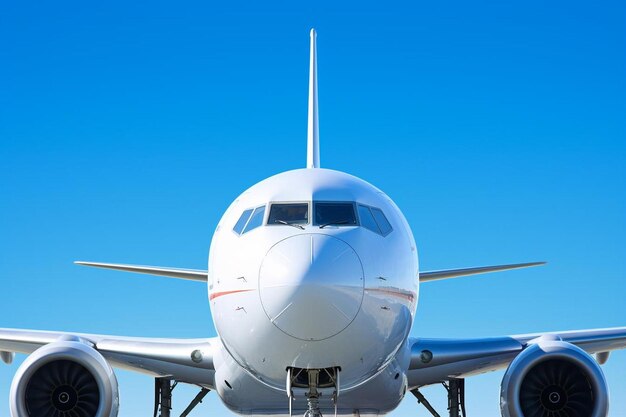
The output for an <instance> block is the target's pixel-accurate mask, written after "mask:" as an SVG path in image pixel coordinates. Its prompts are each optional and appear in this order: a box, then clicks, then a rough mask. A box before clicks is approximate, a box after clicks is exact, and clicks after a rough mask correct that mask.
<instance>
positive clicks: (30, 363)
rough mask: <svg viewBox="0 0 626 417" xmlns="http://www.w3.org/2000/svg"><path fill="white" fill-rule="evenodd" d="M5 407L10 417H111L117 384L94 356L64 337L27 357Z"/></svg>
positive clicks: (100, 358) (102, 361) (115, 406)
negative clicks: (9, 410)
mask: <svg viewBox="0 0 626 417" xmlns="http://www.w3.org/2000/svg"><path fill="white" fill-rule="evenodd" d="M9 402H10V409H11V416H12V417H43V416H49V417H69V416H71V417H116V416H117V412H118V408H119V397H118V386H117V379H116V378H115V374H114V373H113V369H112V368H111V366H110V365H109V363H108V362H107V361H106V359H104V357H103V356H102V355H101V354H100V353H98V351H96V350H95V349H93V348H92V347H91V346H90V345H89V344H87V343H85V342H84V341H82V340H81V339H80V338H75V337H69V338H66V339H65V340H59V341H57V342H53V343H50V344H48V345H45V346H43V347H41V348H39V349H37V350H36V351H35V352H33V353H32V354H31V355H30V356H29V357H28V358H26V360H25V361H24V363H22V365H21V366H20V368H19V369H18V371H17V374H16V375H15V378H14V379H13V383H12V384H11V396H10V399H9Z"/></svg>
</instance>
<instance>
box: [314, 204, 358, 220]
mask: <svg viewBox="0 0 626 417" xmlns="http://www.w3.org/2000/svg"><path fill="white" fill-rule="evenodd" d="M317 203H327V204H350V205H352V212H353V213H354V221H355V223H354V224H332V225H331V226H335V227H359V226H361V219H359V213H358V211H357V202H356V201H337V200H313V201H312V205H311V206H312V207H311V211H312V216H311V225H313V226H317V227H319V226H321V224H317V223H316V222H315V215H316V211H317V210H316V209H315V205H316V204H317Z"/></svg>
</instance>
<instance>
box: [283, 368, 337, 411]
mask: <svg viewBox="0 0 626 417" xmlns="http://www.w3.org/2000/svg"><path fill="white" fill-rule="evenodd" d="M339 372H341V368H339V367H334V368H323V369H301V368H287V396H288V397H289V416H290V417H291V416H292V404H293V398H294V394H293V388H304V389H307V391H306V392H305V393H304V396H305V398H306V402H307V410H306V412H305V413H304V417H323V416H322V412H321V410H320V403H319V402H320V397H321V396H322V393H321V391H319V390H320V389H326V388H333V393H332V397H331V400H332V403H333V406H334V408H335V417H337V401H338V399H339V389H340V387H339Z"/></svg>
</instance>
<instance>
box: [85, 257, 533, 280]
mask: <svg viewBox="0 0 626 417" xmlns="http://www.w3.org/2000/svg"><path fill="white" fill-rule="evenodd" d="M74 263H75V264H76V265H83V266H91V267H95V268H104V269H113V270H116V271H125V272H134V273H137V274H148V275H157V276H162V277H168V278H178V279H186V280H190V281H201V282H206V281H207V275H208V272H207V271H204V270H200V269H184V268H170V267H162V266H147V265H128V264H112V263H103V262H85V261H76V262H74ZM540 265H545V262H527V263H521V264H508V265H494V266H479V267H475V268H460V269H444V270H439V271H426V272H420V274H419V279H420V282H429V281H439V280H442V279H448V278H458V277H464V276H468V275H477V274H486V273H489V272H500V271H509V270H512V269H520V268H529V267H533V266H540Z"/></svg>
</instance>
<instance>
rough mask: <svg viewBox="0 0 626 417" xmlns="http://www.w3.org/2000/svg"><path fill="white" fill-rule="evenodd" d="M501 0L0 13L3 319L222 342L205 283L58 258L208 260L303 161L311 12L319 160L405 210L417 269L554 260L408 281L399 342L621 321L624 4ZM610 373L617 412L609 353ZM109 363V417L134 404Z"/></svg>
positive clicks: (3, 377) (489, 409)
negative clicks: (222, 225) (226, 229)
mask: <svg viewBox="0 0 626 417" xmlns="http://www.w3.org/2000/svg"><path fill="white" fill-rule="evenodd" d="M224 3H226V2H224ZM334 3H337V2H334ZM504 3H508V2H499V1H491V2H490V1H477V2H464V1H454V2H421V4H420V3H418V2H407V3H405V4H402V3H396V2H373V1H359V2H341V5H332V3H327V2H320V1H315V2H306V3H303V2H288V1H281V2H273V3H271V4H268V2H250V3H243V2H231V3H229V5H228V6H224V5H214V4H210V3H209V2H206V1H202V2H200V1H199V2H193V3H191V2H185V1H182V2H139V1H138V2H117V1H111V2H99V3H94V2H82V1H80V2H79V1H75V2H50V1H48V2H26V1H22V2H4V3H3V4H2V5H1V6H0V43H1V45H2V47H0V196H1V197H0V327H23V328H37V329H56V330H67V331H81V332H94V333H113V334H122V335H138V336H166V337H204V336H207V337H208V336H214V335H215V330H214V329H213V327H212V322H211V318H210V312H209V307H208V302H207V299H206V290H205V287H204V286H202V285H200V284H197V283H192V282H181V281H176V280H167V279H161V278H148V277H144V276H134V275H129V274H125V273H116V272H105V271H98V270H89V269H86V268H81V267H77V266H73V265H72V261H73V260H76V259H84V260H95V261H105V262H106V261H113V262H127V263H140V264H154V265H168V266H178V267H188V268H204V267H205V263H206V259H207V253H208V249H209V243H210V239H211V235H212V232H213V229H214V228H215V226H216V224H217V222H218V220H219V218H220V216H221V214H222V212H223V211H224V210H225V209H226V207H227V206H228V204H229V203H230V202H231V201H232V200H233V199H234V198H235V197H236V196H237V195H238V194H239V193H240V192H241V191H243V190H244V189H246V188H247V187H249V186H250V185H252V184H254V183H255V182H257V181H259V180H261V179H263V178H265V177H267V176H269V175H271V174H274V173H278V172H280V171H284V170H287V169H292V168H299V167H304V165H305V149H306V143H305V138H306V102H307V78H308V42H309V38H308V31H309V29H310V28H311V27H316V28H317V30H318V32H319V35H318V47H319V54H318V58H319V71H320V73H319V88H320V90H319V91H320V92H319V100H320V132H321V141H322V142H321V149H322V165H323V166H324V167H328V168H335V169H340V170H344V171H347V172H349V173H352V174H354V175H357V176H360V177H362V178H364V179H366V180H368V181H370V182H372V183H373V184H375V185H377V186H378V187H380V188H381V189H383V190H384V191H386V192H387V194H389V195H390V196H391V197H392V198H393V199H394V200H395V201H396V202H397V204H398V205H399V206H400V208H401V209H402V210H403V211H404V213H405V215H406V217H407V219H408V221H409V223H410V224H411V227H412V229H413V232H414V234H415V238H416V240H417V242H418V248H419V250H420V261H421V267H422V268H423V269H438V268H450V267H463V266H474V265H483V264H497V263H508V262H517V261H533V260H544V259H545V260H547V261H549V262H550V264H549V265H548V266H546V267H543V268H538V269H533V270H526V271H514V272H508V273H502V274H498V275H491V276H485V277H481V278H478V277H477V278H469V279H460V280H454V281H449V282H438V283H431V284H429V285H424V286H423V287H422V293H421V299H420V305H419V307H418V315H417V322H416V324H415V326H414V329H413V332H412V333H413V334H414V335H424V336H431V337H469V336H489V335H502V334H515V333H525V332H534V331H542V330H565V329H577V328H593V327H612V326H626V303H625V302H624V301H625V300H624V298H625V295H624V294H625V293H626V261H625V258H626V257H625V255H626V175H625V174H626V172H625V171H626V169H625V168H624V162H625V160H626V158H625V157H626V122H625V116H626V37H625V33H626V23H625V20H626V5H625V4H624V2H622V1H613V2H612V1H600V2H594V3H590V2H582V1H553V2H544V1H527V2H517V4H514V5H510V4H504ZM455 312H456V313H457V314H458V315H455ZM20 361H21V358H20V360H19V361H17V362H16V364H15V365H13V366H11V367H6V366H0V416H6V415H8V405H7V397H8V391H9V384H10V381H11V379H12V377H13V374H14V372H15V370H16V368H17V365H18V364H19V362H20ZM605 371H606V375H607V378H608V380H609V382H610V383H611V393H612V400H613V406H612V411H611V417H623V416H626V396H624V393H625V392H626V380H624V378H623V375H624V373H625V372H626V352H618V353H615V354H613V355H612V357H611V360H610V361H609V363H608V365H607V366H606V367H605ZM118 377H119V380H120V386H121V396H122V397H121V398H122V409H121V412H120V416H121V417H134V416H139V415H144V416H145V415H151V412H152V398H153V397H152V380H150V379H149V378H147V377H144V376H138V375H134V374H130V373H128V372H118ZM501 377H502V374H501V373H494V374H490V375H486V376H480V377H476V378H474V379H471V380H469V381H468V411H469V412H470V413H471V415H473V416H481V415H482V416H496V415H499V414H498V390H499V382H500V379H501ZM426 392H427V393H428V394H430V395H433V398H434V400H433V401H434V403H435V404H437V405H438V406H439V407H440V408H442V409H443V410H444V411H445V400H444V399H443V397H442V396H441V395H439V394H440V392H441V389H430V390H427V391H426ZM194 393H195V392H194V391H193V390H189V389H183V390H181V391H180V392H179V393H178V396H177V397H176V403H175V404H176V409H177V411H178V412H180V411H182V409H183V407H184V406H185V405H186V404H183V403H185V402H187V401H189V400H190V399H191V397H192V396H193V395H194ZM196 413H197V414H196V415H202V413H204V415H213V416H216V415H227V414H228V413H227V412H226V411H225V408H224V407H223V406H221V405H220V404H219V402H218V400H217V398H216V396H215V395H210V397H209V399H208V400H206V401H205V403H204V404H202V405H201V406H200V407H199V408H198V410H197V411H196ZM415 415H418V416H426V415H427V414H426V412H425V411H424V410H423V409H421V408H418V406H417V404H416V402H415V401H414V399H413V398H409V397H407V399H406V400H405V401H404V402H403V403H402V405H401V406H400V408H399V409H398V410H396V411H395V412H394V413H392V416H397V417H403V416H415Z"/></svg>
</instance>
